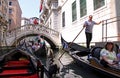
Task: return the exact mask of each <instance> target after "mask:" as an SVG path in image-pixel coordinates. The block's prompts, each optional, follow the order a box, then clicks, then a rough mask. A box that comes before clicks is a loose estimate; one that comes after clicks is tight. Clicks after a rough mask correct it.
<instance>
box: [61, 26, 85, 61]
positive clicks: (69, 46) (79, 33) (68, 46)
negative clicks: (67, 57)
mask: <svg viewBox="0 0 120 78" xmlns="http://www.w3.org/2000/svg"><path fill="white" fill-rule="evenodd" d="M84 28H85V27H83V28H82V29H81V31H80V32H79V33H78V34H77V36H76V37H75V38H74V39H73V41H72V42H71V43H70V44H69V45H68V49H69V47H70V46H71V45H72V43H73V42H74V41H75V39H76V38H77V37H78V36H79V35H80V33H81V32H82V31H83V29H84ZM64 53H65V52H63V54H64ZM63 54H62V55H61V56H60V57H59V60H60V58H61V57H62V56H63Z"/></svg>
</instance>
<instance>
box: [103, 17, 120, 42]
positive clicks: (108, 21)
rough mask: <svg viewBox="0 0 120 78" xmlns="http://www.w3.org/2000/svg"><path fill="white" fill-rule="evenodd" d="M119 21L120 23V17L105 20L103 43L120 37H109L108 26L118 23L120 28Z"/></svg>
mask: <svg viewBox="0 0 120 78" xmlns="http://www.w3.org/2000/svg"><path fill="white" fill-rule="evenodd" d="M119 21H120V16H117V17H113V18H109V19H106V20H103V22H102V42H103V41H107V40H108V39H110V38H118V37H120V36H119V35H114V36H108V28H109V27H108V25H111V24H113V23H116V25H117V26H118V23H120V22H119ZM111 32H113V31H111Z"/></svg>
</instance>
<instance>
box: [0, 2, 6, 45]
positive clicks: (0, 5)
mask: <svg viewBox="0 0 120 78" xmlns="http://www.w3.org/2000/svg"><path fill="white" fill-rule="evenodd" d="M7 26H8V0H0V46H2V45H3V44H4V32H5V31H6V30H7Z"/></svg>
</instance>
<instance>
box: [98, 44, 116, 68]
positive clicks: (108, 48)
mask: <svg viewBox="0 0 120 78" xmlns="http://www.w3.org/2000/svg"><path fill="white" fill-rule="evenodd" d="M113 48H114V44H113V42H107V43H106V45H105V48H103V49H102V50H101V52H100V63H101V64H102V65H103V66H104V67H109V65H114V64H116V62H115V61H117V56H116V52H115V51H114V50H113Z"/></svg>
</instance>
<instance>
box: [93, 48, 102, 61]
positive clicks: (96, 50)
mask: <svg viewBox="0 0 120 78" xmlns="http://www.w3.org/2000/svg"><path fill="white" fill-rule="evenodd" d="M101 49H102V47H94V48H93V49H92V50H91V55H92V57H95V58H97V59H98V60H100V51H101Z"/></svg>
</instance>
